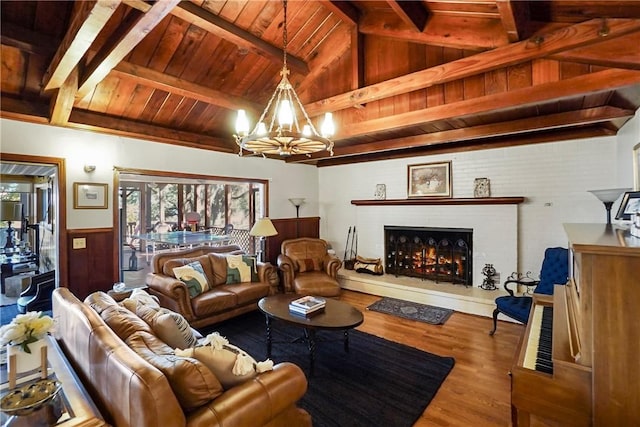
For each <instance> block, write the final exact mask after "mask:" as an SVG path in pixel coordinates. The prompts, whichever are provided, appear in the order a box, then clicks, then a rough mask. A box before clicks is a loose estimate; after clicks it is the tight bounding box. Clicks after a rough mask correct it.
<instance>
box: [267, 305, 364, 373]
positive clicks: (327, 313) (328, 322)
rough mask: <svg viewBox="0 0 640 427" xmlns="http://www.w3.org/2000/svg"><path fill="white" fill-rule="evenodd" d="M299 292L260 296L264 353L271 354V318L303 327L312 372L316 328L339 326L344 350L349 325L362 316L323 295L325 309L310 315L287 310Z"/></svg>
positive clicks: (352, 308) (358, 320) (357, 321)
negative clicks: (265, 345) (264, 329)
mask: <svg viewBox="0 0 640 427" xmlns="http://www.w3.org/2000/svg"><path fill="white" fill-rule="evenodd" d="M297 298H300V295H293V294H286V295H282V294H280V295H272V296H268V297H265V298H262V299H261V300H260V301H259V302H258V308H259V309H260V311H261V312H263V313H264V315H265V317H266V320H267V322H266V323H267V357H271V345H272V337H271V323H272V321H273V320H274V319H276V320H279V321H282V322H285V323H288V324H290V325H293V326H297V327H300V328H303V329H304V337H303V340H304V341H305V342H306V343H307V345H308V347H309V372H310V373H311V375H313V365H314V362H315V351H316V331H318V330H341V331H343V336H344V351H346V352H348V351H349V329H353V328H355V327H356V326H358V325H360V324H361V323H362V322H363V320H364V317H363V316H362V312H360V311H359V310H358V309H356V308H355V307H352V306H350V305H349V304H347V303H345V302H341V301H336V300H333V299H331V298H326V301H327V305H326V306H325V308H324V310H322V311H321V312H319V313H314V314H312V315H311V316H306V317H305V316H301V315H295V314H291V313H289V303H290V302H291V301H293V300H294V299H297Z"/></svg>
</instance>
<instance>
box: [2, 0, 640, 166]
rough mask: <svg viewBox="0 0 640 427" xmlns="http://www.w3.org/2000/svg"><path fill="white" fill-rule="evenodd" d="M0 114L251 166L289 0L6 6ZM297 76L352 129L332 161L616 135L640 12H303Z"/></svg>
mask: <svg viewBox="0 0 640 427" xmlns="http://www.w3.org/2000/svg"><path fill="white" fill-rule="evenodd" d="M1 8H2V9H1V14H2V22H1V27H0V31H1V36H2V37H1V42H2V52H1V55H2V70H1V72H2V75H1V84H2V87H1V90H2V93H1V114H2V117H6V118H12V119H18V120H26V121H31V122H37V123H48V124H51V125H55V126H66V127H72V128H82V129H90V130H95V131H99V132H106V133H110V134H115V135H125V136H131V137H136V138H142V139H147V140H152V141H157V142H159V143H169V144H178V145H184V146H189V147H196V148H202V149H209V150H215V151H221V152H228V153H237V152H238V147H237V145H236V144H235V142H234V139H233V137H232V135H233V133H234V129H233V126H234V120H235V114H236V113H235V110H236V109H238V108H245V109H247V110H248V111H249V112H250V115H251V116H252V118H253V120H254V121H255V120H256V117H257V116H258V115H259V114H260V112H261V111H262V109H263V107H264V105H265V104H266V102H267V101H268V99H269V97H270V96H271V94H272V93H273V91H274V89H275V86H276V85H277V83H278V81H279V71H280V69H281V67H282V56H283V51H282V48H283V43H282V24H283V6H282V3H281V2H279V1H255V0H242V1H225V0H220V1H215V0H205V1H202V0H194V1H179V0H161V1H157V2H145V1H142V0H96V1H77V2H68V1H60V2H55V1H38V2H35V1H3V2H2V3H1ZM288 36H289V37H288V38H289V46H288V49H287V50H288V55H289V58H288V63H289V65H290V68H291V70H292V75H291V81H292V83H293V84H294V86H295V88H296V91H297V93H298V95H299V96H300V98H301V100H302V101H303V102H304V103H305V107H306V109H307V112H308V113H309V115H310V116H311V117H312V118H314V120H315V121H317V120H318V117H319V116H320V115H322V114H323V113H324V112H327V111H330V112H333V114H334V119H335V121H336V127H337V131H336V135H335V137H334V138H333V139H334V142H335V150H334V151H335V155H334V156H333V157H331V156H329V154H328V153H326V152H321V153H316V154H314V155H312V156H310V157H308V156H291V157H282V159H283V160H284V161H286V162H306V163H311V164H316V165H318V166H328V165H338V164H347V163H355V162H363V161H373V160H380V159H388V158H397V157H408V156H416V155H423V154H429V153H446V152H454V151H460V150H477V149H486V148H492V147H504V146H512V145H519V144H535V143H541V142H549V141H558V140H566V139H574V138H586V137H593V136H602V135H614V134H615V133H616V132H617V131H618V129H620V127H621V126H622V125H623V124H624V123H625V122H626V121H627V120H629V119H630V118H631V117H632V116H633V114H634V112H635V111H636V110H637V109H638V107H640V49H639V48H638V46H639V45H640V2H638V1H635V0H629V1H611V0H600V1H591V0H580V1H579V0H551V1H521V0H517V1H516V0H422V1H396V0H387V1H370V0H357V1H328V0H320V1H300V0H290V2H289V7H288Z"/></svg>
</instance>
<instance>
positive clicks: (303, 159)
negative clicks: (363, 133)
mask: <svg viewBox="0 0 640 427" xmlns="http://www.w3.org/2000/svg"><path fill="white" fill-rule="evenodd" d="M634 113H635V112H634V111H632V110H625V109H621V108H615V107H595V108H588V109H584V110H578V111H569V112H565V113H557V114H549V115H546V116H541V117H531V118H526V119H520V120H511V121H508V122H501V123H491V124H487V125H479V126H471V127H467V128H462V129H453V130H447V131H441V132H432V133H425V134H422V135H416V136H410V137H405V138H397V139H391V140H385V141H377V142H372V143H364V144H357V145H350V146H345V147H334V149H333V156H328V155H327V154H326V153H314V154H311V155H310V156H306V155H298V156H291V157H289V158H287V159H286V162H287V163H312V162H315V161H317V160H318V159H326V158H340V157H349V156H357V155H362V154H368V153H378V152H383V151H393V150H405V149H410V148H417V147H423V146H428V145H439V144H451V143H455V142H460V141H473V140H478V139H483V138H495V137H503V136H506V135H518V134H522V133H530V132H533V131H536V132H538V131H548V130H557V129H562V128H567V127H574V126H585V125H592V124H595V123H602V122H606V121H609V120H613V119H619V118H630V117H633V115H634Z"/></svg>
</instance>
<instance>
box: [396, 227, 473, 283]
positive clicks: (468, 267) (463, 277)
mask: <svg viewBox="0 0 640 427" xmlns="http://www.w3.org/2000/svg"><path fill="white" fill-rule="evenodd" d="M384 242H385V243H384V245H385V264H386V272H387V274H395V275H396V277H397V276H410V277H419V278H421V279H423V280H425V279H429V280H433V281H435V282H436V283H438V282H439V281H442V282H452V283H454V284H462V285H465V286H471V284H472V283H473V282H472V272H473V266H472V259H473V257H472V248H473V229H470V228H440V227H404V226H391V225H385V226H384Z"/></svg>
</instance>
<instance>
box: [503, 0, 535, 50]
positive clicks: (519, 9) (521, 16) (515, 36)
mask: <svg viewBox="0 0 640 427" xmlns="http://www.w3.org/2000/svg"><path fill="white" fill-rule="evenodd" d="M528 3H529V2H528V1H524V0H518V1H514V0H496V6H498V11H499V12H500V20H501V21H502V26H503V27H504V30H505V31H506V32H507V37H508V38H509V41H510V42H512V43H514V42H518V41H520V40H522V39H523V38H524V34H526V32H525V30H526V27H527V24H528V22H529V4H528Z"/></svg>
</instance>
